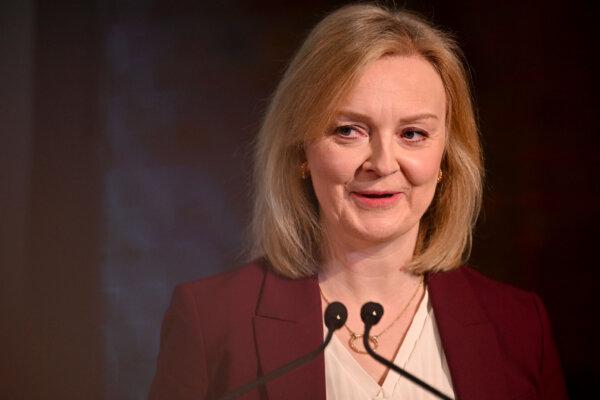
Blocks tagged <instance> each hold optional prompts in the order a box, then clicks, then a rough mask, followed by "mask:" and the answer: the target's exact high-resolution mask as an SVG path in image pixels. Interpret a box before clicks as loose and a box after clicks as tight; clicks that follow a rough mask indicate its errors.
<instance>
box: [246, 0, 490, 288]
mask: <svg viewBox="0 0 600 400" xmlns="http://www.w3.org/2000/svg"><path fill="white" fill-rule="evenodd" d="M386 55H404V56H411V55H418V56H420V57H423V58H424V59H425V60H427V61H428V62H429V63H431V65H432V66H433V67H434V68H435V69H436V71H437V72H438V73H439V75H440V77H441V79H442V82H443V84H444V88H445V91H446V103H447V104H446V107H447V109H446V128H447V129H446V131H447V135H448V137H447V140H446V148H445V151H444V156H443V159H442V165H441V169H442V171H443V179H442V181H441V183H440V184H438V187H437V189H436V194H435V196H434V199H433V201H432V203H431V205H430V207H429V208H428V210H427V211H426V213H425V215H424V216H423V217H422V219H421V221H420V227H419V235H418V239H417V245H416V249H415V253H414V256H413V258H412V260H411V262H410V263H409V264H408V265H406V266H405V268H407V269H408V270H410V271H413V272H414V273H424V272H427V271H442V270H449V269H452V268H455V267H457V266H458V265H460V264H461V263H462V262H463V261H464V259H465V258H466V257H468V253H469V252H470V248H471V241H472V230H473V227H474V224H475V221H476V219H477V215H478V214H479V209H480V206H481V194H482V179H483V162H482V155H481V148H480V143H479V137H478V131H477V124H476V121H475V116H474V111H473V106H472V102H471V95H470V91H469V82H468V77H467V73H466V70H465V67H464V66H463V63H462V61H461V59H462V56H461V52H460V50H459V48H458V46H457V45H456V43H455V42H454V40H453V39H452V38H451V37H449V35H447V34H446V33H444V32H442V31H440V30H438V29H436V28H434V27H433V26H432V25H430V24H429V23H428V22H426V21H425V20H423V19H421V18H420V17H418V16H416V15H414V14H412V13H409V12H406V11H398V10H391V9H386V8H382V7H380V6H377V5H371V4H359V5H349V6H345V7H342V8H340V9H338V10H337V11H334V12H333V13H331V14H329V15H328V16H326V17H325V18H324V19H323V20H322V21H321V22H320V23H319V24H317V26H316V27H315V28H314V29H313V30H312V31H311V32H310V34H309V36H308V37H307V39H306V40H305V41H304V43H303V44H302V46H301V47H300V49H299V50H298V52H297V54H296V55H295V57H294V58H293V59H292V61H291V63H290V65H289V66H288V68H287V70H286V72H285V74H284V76H283V78H282V80H281V82H280V83H279V86H278V87H277V89H276V91H275V93H274V95H273V98H272V100H271V103H270V106H269V108H268V110H267V112H266V115H265V118H264V121H263V124H262V128H261V130H260V132H259V135H258V138H257V142H256V148H255V166H254V213H253V220H252V227H251V228H252V230H251V235H252V239H253V242H254V243H253V256H254V257H263V258H265V259H266V261H267V262H268V264H269V265H270V267H271V268H272V269H273V270H274V271H276V272H278V273H279V274H281V275H284V276H287V277H290V278H299V277H303V276H309V275H312V274H314V273H316V272H317V271H318V265H319V262H320V257H321V254H322V250H323V249H322V245H323V243H325V238H324V233H323V231H322V228H321V226H320V225H319V205H318V202H317V200H316V197H315V195H314V192H313V189H312V184H311V183H310V179H306V180H304V179H302V176H301V172H300V165H301V163H302V162H303V161H304V160H305V155H304V150H303V147H304V144H305V143H307V142H308V141H310V140H313V139H315V138H318V137H320V136H322V135H323V134H325V132H327V131H328V129H329V128H330V126H331V124H332V120H333V116H334V114H335V112H336V111H337V110H336V108H337V107H338V106H339V104H340V101H341V100H343V97H344V95H345V94H346V93H348V91H349V90H350V89H351V88H352V85H353V84H355V82H356V80H357V78H358V76H359V74H360V72H361V70H362V69H363V67H364V66H365V65H367V64H368V63H369V62H372V61H374V60H377V59H379V58H380V57H383V56H386Z"/></svg>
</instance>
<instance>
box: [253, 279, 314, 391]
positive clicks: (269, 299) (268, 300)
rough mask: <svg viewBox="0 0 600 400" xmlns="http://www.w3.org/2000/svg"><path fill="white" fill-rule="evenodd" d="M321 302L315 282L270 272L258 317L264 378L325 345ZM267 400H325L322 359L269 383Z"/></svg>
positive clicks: (255, 325) (263, 291) (256, 319)
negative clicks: (279, 275) (284, 276)
mask: <svg viewBox="0 0 600 400" xmlns="http://www.w3.org/2000/svg"><path fill="white" fill-rule="evenodd" d="M321 315H322V314H321V298H320V297H319V287H318V282H317V279H316V277H313V278H306V279H299V280H290V279H286V278H282V277H278V276H276V275H274V274H272V273H271V272H267V274H266V276H265V282H264V285H263V290H262V294H261V300H260V302H259V306H258V310H257V315H256V316H255V317H254V331H255V337H256V346H257V352H258V357H259V362H260V368H261V374H266V373H268V372H271V371H273V370H275V369H277V368H279V367H281V366H282V365H284V364H287V363H288V362H290V361H293V360H295V359H297V358H299V357H301V356H303V355H305V354H307V353H309V352H311V351H313V350H314V349H316V348H317V347H318V346H319V345H320V344H321V343H322V342H323V321H322V316H321ZM266 391H267V395H268V398H269V399H272V400H276V399H289V400H295V399H298V400H300V399H302V400H304V399H315V400H325V362H324V358H323V355H321V356H319V357H317V358H316V359H315V360H313V361H311V362H309V363H308V364H306V365H303V366H302V367H299V368H298V369H296V370H293V371H290V372H289V373H287V374H285V375H284V376H282V377H280V378H278V379H275V380H274V381H271V382H269V383H267V385H266Z"/></svg>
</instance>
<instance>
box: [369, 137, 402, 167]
mask: <svg viewBox="0 0 600 400" xmlns="http://www.w3.org/2000/svg"><path fill="white" fill-rule="evenodd" d="M370 150H371V151H370V154H369V156H368V158H367V159H366V160H365V162H364V163H363V168H364V169H365V170H366V171H370V172H373V173H375V174H377V175H379V176H387V175H391V174H393V173H395V172H397V171H398V170H399V169H400V164H399V163H398V157H397V155H396V154H395V152H394V144H393V143H388V141H386V140H384V139H383V138H381V137H379V138H378V137H374V138H372V139H371V142H370Z"/></svg>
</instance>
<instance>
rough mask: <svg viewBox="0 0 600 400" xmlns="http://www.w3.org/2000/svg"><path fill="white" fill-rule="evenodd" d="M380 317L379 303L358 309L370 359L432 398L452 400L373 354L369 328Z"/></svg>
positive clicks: (364, 341)
mask: <svg viewBox="0 0 600 400" xmlns="http://www.w3.org/2000/svg"><path fill="white" fill-rule="evenodd" d="M381 317H383V307H382V306H381V304H379V303H374V302H372V301H370V302H368V303H365V304H363V306H362V307H361V309H360V318H361V319H362V320H363V322H364V324H365V333H364V336H363V345H364V346H365V350H367V353H369V355H370V356H371V357H373V358H374V359H375V360H377V361H379V362H380V363H381V364H383V365H385V366H386V367H388V368H390V369H392V370H394V371H396V372H397V373H399V374H400V375H402V376H403V377H405V378H407V379H408V380H410V381H411V382H413V383H415V384H417V385H419V386H420V387H422V388H423V389H425V390H427V391H428V392H429V393H431V394H433V395H434V396H437V397H438V398H440V399H444V400H453V399H452V397H448V396H446V395H445V394H444V393H442V392H440V391H439V390H437V389H436V388H434V387H433V386H431V385H430V384H428V383H426V382H423V381H422V380H421V379H419V378H417V377H416V376H414V375H413V374H411V373H410V372H408V371H405V370H403V369H402V368H400V367H399V366H397V365H396V364H394V363H393V362H391V361H389V360H386V359H385V358H383V357H382V356H380V355H379V354H377V353H375V351H374V350H373V349H372V348H371V343H369V333H370V332H371V328H372V327H373V325H377V324H378V323H379V321H380V320H381Z"/></svg>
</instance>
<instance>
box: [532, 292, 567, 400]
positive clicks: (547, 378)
mask: <svg viewBox="0 0 600 400" xmlns="http://www.w3.org/2000/svg"><path fill="white" fill-rule="evenodd" d="M533 297H534V305H535V307H536V311H537V313H538V316H539V320H540V323H541V333H542V338H541V340H542V356H541V358H542V359H541V363H540V364H541V370H540V393H541V394H542V396H541V398H542V399H544V400H565V399H568V396H567V391H566V388H565V382H564V380H563V374H562V371H561V367H560V359H559V356H558V352H557V350H556V345H555V344H554V339H553V336H552V330H551V328H550V320H549V318H548V314H547V313H546V309H545V307H544V305H543V303H542V301H541V300H540V298H539V297H538V296H537V295H535V294H534V295H533Z"/></svg>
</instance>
